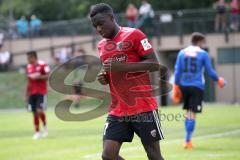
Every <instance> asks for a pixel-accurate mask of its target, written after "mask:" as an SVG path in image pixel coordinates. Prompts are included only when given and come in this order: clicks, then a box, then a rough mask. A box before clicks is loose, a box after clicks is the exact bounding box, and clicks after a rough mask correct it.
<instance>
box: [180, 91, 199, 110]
mask: <svg viewBox="0 0 240 160" xmlns="http://www.w3.org/2000/svg"><path fill="white" fill-rule="evenodd" d="M180 89H181V92H182V95H183V109H186V110H189V111H192V112H194V113H201V112H202V100H203V90H201V89H200V88H197V87H180Z"/></svg>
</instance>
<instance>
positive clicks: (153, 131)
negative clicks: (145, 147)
mask: <svg viewBox="0 0 240 160" xmlns="http://www.w3.org/2000/svg"><path fill="white" fill-rule="evenodd" d="M151 135H152V136H153V137H156V136H157V131H156V129H154V130H152V131H151Z"/></svg>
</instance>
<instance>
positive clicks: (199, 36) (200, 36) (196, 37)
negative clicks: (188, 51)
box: [191, 32, 205, 44]
mask: <svg viewBox="0 0 240 160" xmlns="http://www.w3.org/2000/svg"><path fill="white" fill-rule="evenodd" d="M203 40H205V36H204V35H203V34H202V33H199V32H194V33H193V34H192V40H191V41H192V44H197V43H198V42H200V41H203Z"/></svg>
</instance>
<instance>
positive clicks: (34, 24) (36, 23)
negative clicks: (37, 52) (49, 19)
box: [30, 15, 42, 37]
mask: <svg viewBox="0 0 240 160" xmlns="http://www.w3.org/2000/svg"><path fill="white" fill-rule="evenodd" d="M41 25H42V21H41V20H40V19H39V18H37V17H36V16H35V15H32V16H31V21H30V29H31V33H32V36H33V37H36V36H39V33H40V28H41Z"/></svg>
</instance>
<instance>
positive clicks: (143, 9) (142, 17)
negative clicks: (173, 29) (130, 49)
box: [136, 0, 154, 37]
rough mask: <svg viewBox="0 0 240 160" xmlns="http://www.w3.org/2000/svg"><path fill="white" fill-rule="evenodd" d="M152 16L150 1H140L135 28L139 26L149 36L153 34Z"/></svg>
mask: <svg viewBox="0 0 240 160" xmlns="http://www.w3.org/2000/svg"><path fill="white" fill-rule="evenodd" d="M153 18H154V11H153V9H152V6H151V4H150V3H148V2H147V1H146V0H143V1H142V5H141V6H140V9H139V20H138V23H137V25H136V28H141V29H142V30H143V32H145V33H146V34H147V35H148V36H149V37H151V36H152V35H153V21H152V20H153Z"/></svg>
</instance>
